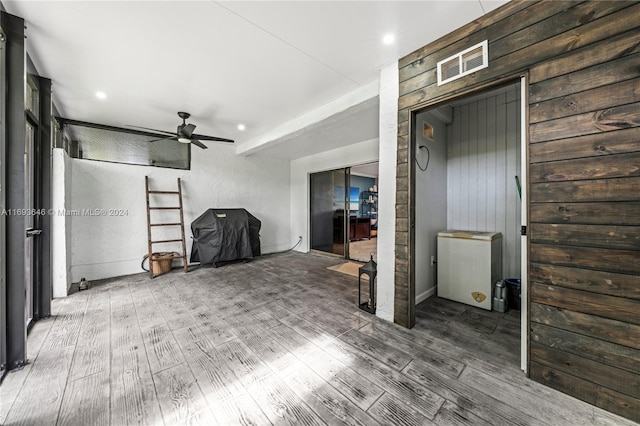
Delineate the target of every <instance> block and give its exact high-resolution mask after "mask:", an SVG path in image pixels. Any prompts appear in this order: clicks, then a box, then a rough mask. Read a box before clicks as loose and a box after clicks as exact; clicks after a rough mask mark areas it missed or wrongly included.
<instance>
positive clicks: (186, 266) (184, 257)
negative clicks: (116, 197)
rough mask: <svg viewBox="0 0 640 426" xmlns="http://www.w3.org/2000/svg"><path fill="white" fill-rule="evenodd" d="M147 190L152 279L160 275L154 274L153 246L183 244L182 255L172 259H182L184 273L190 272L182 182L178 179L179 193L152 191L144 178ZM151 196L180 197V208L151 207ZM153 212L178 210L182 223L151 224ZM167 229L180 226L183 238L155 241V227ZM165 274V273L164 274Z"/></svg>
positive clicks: (146, 177) (147, 178)
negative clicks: (152, 234) (152, 231)
mask: <svg viewBox="0 0 640 426" xmlns="http://www.w3.org/2000/svg"><path fill="white" fill-rule="evenodd" d="M144 183H145V190H146V193H147V237H148V248H149V275H150V276H151V278H154V277H157V276H158V275H160V273H157V274H154V272H153V269H154V268H153V265H152V263H153V246H154V244H167V243H178V242H180V243H182V254H175V255H172V256H170V259H171V260H173V259H182V264H183V266H184V271H185V272H189V262H187V245H186V244H185V238H184V215H183V206H182V182H181V180H180V178H178V190H177V191H152V190H150V189H149V176H145V177H144ZM149 194H157V195H173V196H176V195H177V196H178V206H177V207H154V206H151V204H150V202H149ZM152 210H177V211H179V212H180V222H170V223H151V211H152ZM158 226H160V227H166V226H179V227H180V233H181V238H180V239H168V240H153V239H152V236H151V229H152V228H154V227H158ZM163 259H168V257H163ZM162 273H164V272H162Z"/></svg>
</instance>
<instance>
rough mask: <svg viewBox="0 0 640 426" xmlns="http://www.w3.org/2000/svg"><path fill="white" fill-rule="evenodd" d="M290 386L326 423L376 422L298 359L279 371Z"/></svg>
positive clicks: (365, 425)
mask: <svg viewBox="0 0 640 426" xmlns="http://www.w3.org/2000/svg"><path fill="white" fill-rule="evenodd" d="M281 377H282V380H283V381H284V383H285V384H286V385H287V386H288V387H289V388H290V389H292V390H293V391H294V392H295V393H296V394H297V395H298V397H300V398H301V399H302V400H303V401H304V402H305V403H306V404H307V405H308V406H309V407H311V409H313V411H315V412H316V413H317V414H319V415H320V417H321V418H322V420H323V421H324V422H326V423H327V424H336V425H338V424H340V425H351V426H357V425H359V426H373V425H377V424H378V422H377V421H376V420H374V418H373V417H371V416H370V415H369V414H367V413H366V412H365V411H364V410H362V409H361V408H360V407H358V406H357V405H355V404H354V403H353V402H351V401H350V400H349V399H348V398H347V397H345V396H344V395H342V394H341V393H340V392H338V391H337V390H336V389H334V388H333V387H332V386H331V385H329V384H328V383H327V382H325V381H324V380H323V379H322V378H320V377H319V376H318V375H316V374H315V373H314V372H313V371H312V370H311V369H310V368H309V367H307V366H305V365H304V364H302V363H301V362H300V361H298V362H296V363H295V364H292V365H291V366H290V367H289V368H288V369H287V370H286V371H284V372H283V374H282V376H281Z"/></svg>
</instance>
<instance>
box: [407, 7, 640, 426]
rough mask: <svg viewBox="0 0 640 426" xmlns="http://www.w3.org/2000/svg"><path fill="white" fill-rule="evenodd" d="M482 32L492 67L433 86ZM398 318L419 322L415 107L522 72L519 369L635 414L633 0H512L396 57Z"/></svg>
mask: <svg viewBox="0 0 640 426" xmlns="http://www.w3.org/2000/svg"><path fill="white" fill-rule="evenodd" d="M485 39H488V40H489V67H488V68H486V69H483V70H480V71H478V72H477V73H475V74H472V75H469V76H466V77H463V78H461V79H458V80H455V81H453V82H451V83H449V84H445V85H443V86H438V85H437V83H436V70H435V68H436V64H437V62H438V61H439V60H442V59H444V58H447V57H449V56H450V55H452V54H454V53H456V52H458V51H461V50H463V49H465V48H466V47H469V46H472V45H474V44H476V43H479V42H481V41H482V40H485ZM399 68H400V69H399V73H400V99H399V111H398V122H399V124H398V167H397V177H396V180H397V196H396V215H397V219H396V274H395V322H396V323H398V324H401V325H404V326H406V327H412V326H413V324H414V321H415V313H414V303H413V300H414V285H413V282H412V281H413V278H412V276H411V275H412V271H413V262H414V260H413V259H412V256H411V253H412V252H413V248H414V242H413V234H412V226H411V224H412V223H414V214H415V211H414V208H413V206H412V204H411V200H412V198H413V197H414V195H415V194H414V187H413V182H414V174H415V170H414V169H413V167H412V166H413V164H412V161H409V160H410V159H411V158H413V152H412V146H411V143H410V140H411V133H410V128H411V121H412V116H413V113H414V112H416V111H419V110H421V109H424V108H425V107H428V106H432V105H436V104H437V103H438V102H440V101H443V100H446V99H450V98H452V97H455V96H458V95H461V94H464V93H468V92H472V91H474V90H478V89H481V88H484V87H487V86H489V85H491V84H493V83H497V82H500V81H505V79H509V78H518V77H519V76H520V75H521V74H523V73H528V83H529V86H528V88H527V89H528V123H529V132H528V139H529V152H528V157H529V170H528V177H529V187H528V190H529V206H528V208H529V224H528V225H529V241H530V245H529V271H528V277H529V292H530V295H529V300H528V302H527V303H529V305H528V306H529V310H530V320H529V325H530V348H529V371H530V375H531V377H532V378H533V379H534V380H536V381H539V382H542V383H545V384H547V385H549V386H551V387H554V388H556V389H559V390H561V391H563V392H566V393H568V394H571V395H573V396H576V397H578V398H580V399H583V400H585V401H588V402H590V403H592V404H594V405H596V406H599V407H602V408H605V409H607V410H610V411H612V412H615V413H618V414H621V415H623V416H626V417H628V418H632V419H634V420H636V421H638V420H640V3H638V2H628V1H611V2H599V1H593V2H568V1H567V2H565V1H540V2H531V1H526V2H523V1H512V2H510V3H508V4H506V5H505V6H503V7H501V8H499V9H497V10H495V11H493V12H491V13H489V14H487V15H485V16H483V17H482V18H480V19H478V20H476V21H474V22H472V23H470V24H468V25H466V26H465V27H462V28H460V29H459V30H457V31H455V32H453V33H451V34H449V35H447V36H446V37H443V38H442V39H439V40H437V41H435V42H433V43H431V44H429V45H427V46H425V47H424V48H422V49H419V50H417V51H416V52H414V53H412V54H410V55H408V56H406V57H404V58H402V59H401V60H400V62H399Z"/></svg>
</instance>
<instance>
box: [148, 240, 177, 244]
mask: <svg viewBox="0 0 640 426" xmlns="http://www.w3.org/2000/svg"><path fill="white" fill-rule="evenodd" d="M177 242H182V239H179V240H158V241H151V244H160V243H177Z"/></svg>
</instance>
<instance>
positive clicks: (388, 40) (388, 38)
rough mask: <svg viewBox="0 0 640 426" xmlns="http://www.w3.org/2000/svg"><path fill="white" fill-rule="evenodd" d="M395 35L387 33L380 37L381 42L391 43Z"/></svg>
mask: <svg viewBox="0 0 640 426" xmlns="http://www.w3.org/2000/svg"><path fill="white" fill-rule="evenodd" d="M395 39H396V38H395V36H394V35H393V34H387V35H385V36H384V37H383V38H382V42H383V43H384V44H392V43H393V42H394V41H395Z"/></svg>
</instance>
